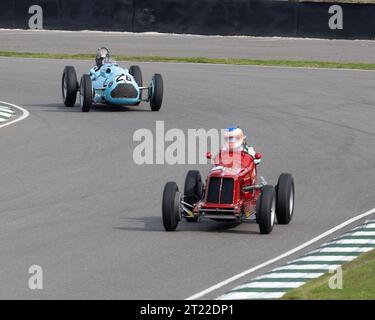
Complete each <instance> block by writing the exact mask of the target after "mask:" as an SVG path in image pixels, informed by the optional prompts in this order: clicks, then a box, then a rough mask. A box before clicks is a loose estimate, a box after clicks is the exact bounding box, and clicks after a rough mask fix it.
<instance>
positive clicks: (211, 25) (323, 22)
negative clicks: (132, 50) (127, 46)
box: [0, 0, 375, 39]
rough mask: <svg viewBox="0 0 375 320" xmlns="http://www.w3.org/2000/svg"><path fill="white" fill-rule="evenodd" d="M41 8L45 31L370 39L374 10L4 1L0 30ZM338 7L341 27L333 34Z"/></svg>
mask: <svg viewBox="0 0 375 320" xmlns="http://www.w3.org/2000/svg"><path fill="white" fill-rule="evenodd" d="M32 5H39V6H41V7H42V9H43V28H44V29H55V30H102V31H129V32H146V31H154V32H164V33H190V34H206V35H253V36H289V37H318V38H339V39H374V38H375V5H372V4H340V3H339V4H333V3H314V2H302V3H294V2H287V1H269V0H265V1H258V0H107V1H102V0H101V1H99V0H2V1H1V10H0V28H20V29H28V28H29V19H30V17H31V16H32V14H29V12H28V11H29V8H30V7H31V6H32ZM333 5H335V6H337V5H339V6H340V8H341V9H342V18H343V26H342V29H341V28H338V29H335V28H333V29H334V30H332V29H331V28H330V27H329V23H328V22H329V20H330V18H331V17H332V16H333V15H334V14H335V13H336V12H334V13H332V12H331V13H329V9H330V8H331V7H332V6H333Z"/></svg>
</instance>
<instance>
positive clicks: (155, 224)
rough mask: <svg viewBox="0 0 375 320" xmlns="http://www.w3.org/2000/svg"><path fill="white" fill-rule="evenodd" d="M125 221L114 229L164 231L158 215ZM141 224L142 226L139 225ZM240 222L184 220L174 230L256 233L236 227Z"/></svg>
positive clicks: (131, 218)
mask: <svg viewBox="0 0 375 320" xmlns="http://www.w3.org/2000/svg"><path fill="white" fill-rule="evenodd" d="M121 220H124V221H126V222H127V223H128V224H129V225H127V226H123V227H114V228H113V229H116V230H124V231H144V232H166V231H165V230H164V227H163V223H162V220H161V218H159V217H155V216H153V217H126V218H121ZM139 224H143V226H139ZM240 225H241V224H240V223H238V222H215V221H209V220H202V221H198V222H186V221H182V222H180V223H179V225H178V227H177V229H176V232H179V231H180V232H183V231H191V232H212V233H233V234H244V235H247V236H248V235H249V234H258V233H259V232H258V230H249V229H250V228H249V227H250V226H247V227H246V229H247V230H244V229H243V228H241V229H239V228H238V227H239V226H240Z"/></svg>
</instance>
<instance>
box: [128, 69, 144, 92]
mask: <svg viewBox="0 0 375 320" xmlns="http://www.w3.org/2000/svg"><path fill="white" fill-rule="evenodd" d="M129 73H130V74H131V75H132V76H133V78H134V80H135V82H136V83H137V84H138V87H143V77H142V70H141V68H140V67H139V66H130V68H129Z"/></svg>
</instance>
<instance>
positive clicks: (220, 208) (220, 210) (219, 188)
mask: <svg viewBox="0 0 375 320" xmlns="http://www.w3.org/2000/svg"><path fill="white" fill-rule="evenodd" d="M261 157H262V155H261V154H260V153H256V154H255V157H254V158H253V157H252V156H251V155H250V154H248V153H247V152H245V151H240V152H229V151H221V152H220V153H219V154H218V155H217V156H216V157H215V159H214V161H213V162H214V166H213V168H212V169H211V171H210V173H209V174H208V177H207V179H206V183H205V184H204V183H202V179H201V175H200V173H199V171H195V170H191V171H189V172H188V173H187V176H186V179H185V187H184V193H183V194H182V193H180V192H179V190H178V186H177V184H176V183H175V182H168V183H167V184H166V185H165V187H164V192H163V205H162V212H163V224H164V228H165V230H166V231H174V230H176V228H177V225H178V223H179V222H180V221H181V220H182V218H184V219H185V220H186V221H187V222H196V221H198V220H199V219H200V218H206V219H211V220H215V221H237V222H243V221H246V220H248V221H249V220H254V217H255V221H256V222H257V223H258V224H259V230H260V233H262V234H269V233H271V231H272V229H273V226H274V224H275V220H276V219H277V221H278V223H279V224H289V222H290V221H291V220H292V217H293V211H294V179H293V176H292V175H291V174H289V173H283V174H281V175H280V177H279V180H278V183H277V185H276V186H275V187H273V186H271V185H268V184H267V183H266V181H265V180H264V178H263V177H261V176H260V177H258V175H257V166H256V165H255V163H254V160H255V159H256V160H260V159H261ZM207 158H208V159H211V153H210V152H208V153H207Z"/></svg>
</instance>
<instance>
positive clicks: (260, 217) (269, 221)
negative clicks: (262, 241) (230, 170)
mask: <svg viewBox="0 0 375 320" xmlns="http://www.w3.org/2000/svg"><path fill="white" fill-rule="evenodd" d="M275 211H276V195H275V189H274V187H273V186H265V187H264V188H263V190H262V193H261V195H260V197H259V199H258V203H257V213H256V215H257V221H258V223H259V231H260V233H261V234H269V233H271V232H272V229H273V226H274V224H275Z"/></svg>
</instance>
